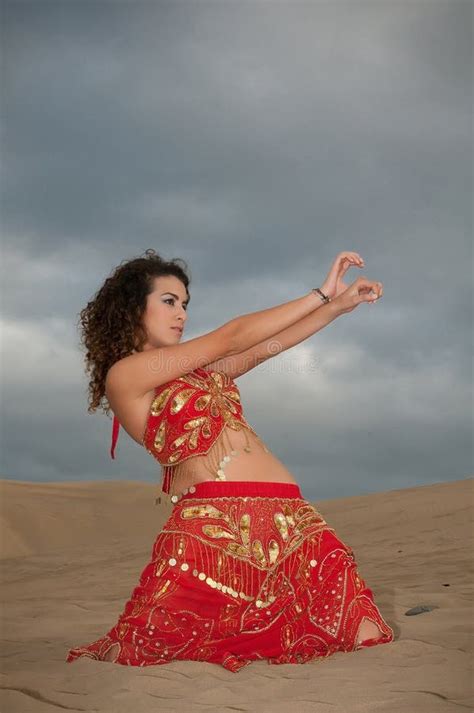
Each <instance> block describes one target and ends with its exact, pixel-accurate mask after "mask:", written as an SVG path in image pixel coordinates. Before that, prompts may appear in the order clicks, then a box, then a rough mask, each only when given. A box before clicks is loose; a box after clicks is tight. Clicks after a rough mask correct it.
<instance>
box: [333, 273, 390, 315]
mask: <svg viewBox="0 0 474 713" xmlns="http://www.w3.org/2000/svg"><path fill="white" fill-rule="evenodd" d="M382 295H383V285H382V283H381V282H375V281H374V280H369V279H368V278H367V277H358V278H357V280H356V281H355V282H353V283H352V285H349V287H348V288H347V289H346V290H345V291H344V292H342V293H341V294H340V295H338V296H337V297H336V298H335V299H333V300H332V303H333V305H335V306H336V308H337V309H338V311H339V313H340V314H345V313H346V312H352V310H353V309H355V308H356V307H357V306H358V305H360V304H361V302H369V303H371V304H374V303H375V302H376V301H377V300H378V299H379V297H381V296H382Z"/></svg>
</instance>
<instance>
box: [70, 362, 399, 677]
mask: <svg viewBox="0 0 474 713" xmlns="http://www.w3.org/2000/svg"><path fill="white" fill-rule="evenodd" d="M118 426H119V423H118V421H117V419H116V418H115V419H114V428H113V442H112V449H111V455H112V457H114V454H113V452H114V448H115V444H116V441H117V436H118ZM228 429H230V431H232V430H234V431H240V430H242V429H244V431H245V434H246V442H247V445H246V446H245V450H247V451H250V440H249V435H248V434H249V433H251V434H252V435H253V437H254V441H255V442H258V443H259V444H260V445H261V446H262V447H263V448H264V449H265V450H267V451H268V449H267V448H266V446H265V445H264V444H263V442H262V441H261V439H260V438H259V437H258V435H257V434H256V433H255V431H253V429H252V428H251V427H250V426H249V424H248V423H247V421H246V419H245V417H244V415H243V412H242V406H241V402H240V394H239V390H238V388H237V386H236V385H235V383H234V381H233V379H232V378H231V377H230V376H228V375H227V374H225V373H224V372H219V371H212V372H206V371H205V370H204V369H202V368H200V367H198V368H197V369H195V370H194V371H192V372H189V373H188V374H185V375H184V376H181V377H179V378H177V379H175V380H173V381H171V382H168V383H166V384H164V385H161V386H159V387H157V388H156V396H155V398H154V400H153V402H152V405H151V409H150V414H149V418H148V422H147V427H146V430H145V435H144V438H143V446H144V447H145V448H146V449H147V450H148V452H149V453H150V454H151V455H152V456H153V457H155V458H156V459H157V460H158V461H159V462H160V464H161V465H162V469H163V487H162V490H163V491H164V492H166V493H169V492H170V486H171V483H172V482H173V483H174V482H175V478H177V477H178V476H180V475H182V474H183V473H184V474H185V475H187V476H188V477H189V475H190V474H191V473H192V458H193V456H196V455H200V456H202V455H203V454H207V458H206V459H204V460H205V462H206V463H209V464H210V466H211V468H210V470H211V472H212V473H213V475H214V480H208V481H204V482H197V483H196V484H192V485H191V486H189V487H188V488H187V489H185V490H184V491H182V492H181V493H180V494H179V495H177V494H174V495H172V496H171V501H172V502H173V503H174V506H173V510H172V513H171V515H170V517H169V518H168V519H167V521H166V522H165V524H164V526H163V529H162V530H161V531H160V532H159V533H158V535H157V537H156V540H155V542H154V544H153V547H152V552H151V557H150V559H149V561H148V563H147V564H146V566H145V567H144V569H143V571H142V572H141V575H140V579H139V582H138V584H137V585H136V587H135V588H134V589H133V591H132V593H131V595H130V599H129V600H128V601H127V602H126V604H125V606H124V609H123V612H122V613H121V615H120V616H119V618H118V620H117V622H116V624H115V625H114V626H113V627H112V628H111V629H110V630H109V631H108V632H107V633H106V634H105V635H103V636H102V637H101V638H99V639H97V640H96V641H94V642H92V643H90V644H84V645H82V646H78V647H76V648H72V649H70V650H69V652H68V655H67V659H66V661H68V662H71V661H74V660H75V659H77V658H79V657H80V656H86V657H89V658H92V659H96V660H104V658H105V656H106V654H107V652H109V651H111V655H112V657H113V658H112V660H113V661H114V662H115V663H119V664H124V665H129V666H153V665H157V664H165V663H169V662H171V661H176V660H192V661H207V662H210V663H216V664H220V665H222V666H224V667H225V668H226V669H228V670H229V671H233V672H237V671H239V669H240V668H242V667H243V666H246V665H247V664H249V663H251V662H252V661H255V660H257V659H265V660H267V662H268V663H271V664H283V663H305V662H307V661H313V660H316V659H318V660H319V659H323V658H326V657H328V656H330V655H331V654H333V653H335V652H337V651H346V652H349V651H355V650H356V649H359V648H362V647H365V646H375V645H377V644H382V643H388V642H390V641H393V639H394V632H393V630H392V629H391V628H390V626H389V625H388V624H387V623H386V622H385V621H384V619H383V617H382V615H381V613H380V611H379V609H378V608H377V605H376V604H375V602H374V597H373V593H372V590H371V589H369V587H368V586H367V585H366V582H365V581H364V579H363V578H362V577H361V575H360V574H359V573H358V570H357V563H356V561H355V559H354V553H353V551H352V549H351V548H350V547H349V546H348V545H346V544H345V543H344V542H342V541H341V540H340V539H339V538H338V537H337V535H336V533H335V530H334V529H332V528H331V527H329V526H328V524H327V523H326V521H325V520H324V518H323V517H322V515H321V514H320V513H319V512H318V511H317V510H316V509H315V508H314V507H313V506H312V505H311V503H309V502H308V501H307V500H305V499H304V498H303V497H302V494H301V491H300V488H299V486H298V485H297V484H295V483H291V482H290V483H288V482H268V481H264V482H256V481H245V480H242V481H227V482H226V480H225V472H224V469H225V467H226V465H227V463H228V462H229V461H230V460H231V458H232V457H238V455H239V452H238V451H237V450H235V449H234V447H233V446H232V443H231V441H230V439H229V435H228ZM225 436H227V439H228V445H229V447H228V448H227V449H226V446H225V441H224V438H225ZM226 450H227V452H226ZM190 463H191V466H190ZM366 619H368V620H370V621H372V622H374V623H375V624H376V625H377V626H378V627H379V629H380V631H381V636H379V637H378V638H372V639H366V640H365V641H363V642H362V643H359V644H357V638H358V636H357V635H358V631H359V628H360V626H361V624H362V622H363V621H364V620H366ZM108 660H110V659H108Z"/></svg>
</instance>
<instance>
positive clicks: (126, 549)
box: [0, 478, 474, 713]
mask: <svg viewBox="0 0 474 713" xmlns="http://www.w3.org/2000/svg"><path fill="white" fill-rule="evenodd" d="M0 485H1V490H0V495H1V518H2V523H1V524H2V526H1V558H2V649H1V657H2V667H1V668H2V671H1V675H2V690H1V697H0V711H1V713H16V712H17V711H18V712H19V713H29V711H35V713H36V712H38V713H42V712H43V711H55V712H56V713H57V711H58V710H67V711H101V712H102V711H104V712H105V711H110V712H114V713H121V712H122V711H123V712H124V713H125V712H126V713H140V712H142V711H143V712H146V713H149V712H151V711H153V712H155V711H160V713H168V712H169V713H174V712H175V711H184V710H186V711H192V712H194V711H196V712H197V711H199V712H203V713H204V712H205V713H208V712H210V711H212V712H214V711H215V712H218V713H226V712H227V711H229V713H230V712H231V711H249V712H250V711H252V713H259V712H261V713H267V712H268V713H306V712H308V713H309V712H311V713H326V712H327V713H346V712H349V711H350V713H359V712H360V713H362V712H364V713H365V712H366V711H377V713H438V711H439V712H441V711H443V713H448V712H451V711H452V712H453V713H454V712H456V713H459V712H460V711H463V710H465V711H474V692H473V686H472V674H473V656H472V649H473V636H472V629H473V621H474V616H473V614H474V611H473V609H474V607H473V597H472V590H473V577H472V564H473V553H474V548H473V519H472V512H473V494H474V489H473V485H474V479H473V478H469V479H465V480H460V481H454V482H447V483H437V484H433V485H428V486H420V487H413V488H406V489H403V490H391V491H387V492H383V493H376V494H371V495H365V496H358V497H351V498H343V499H337V500H320V501H314V502H313V504H314V505H315V507H316V508H317V509H318V510H319V512H320V513H321V514H322V515H323V516H324V517H325V519H326V521H327V522H328V524H329V525H330V526H331V527H334V528H335V530H336V533H337V535H338V536H339V537H340V538H341V539H342V540H343V541H344V542H347V543H349V544H350V545H351V547H352V548H353V550H354V554H355V557H356V560H357V562H358V569H359V571H360V573H361V575H362V576H363V578H364V579H365V580H366V582H367V584H368V586H369V587H370V588H371V589H372V591H373V592H374V597H375V601H376V603H377V605H378V607H379V609H380V611H381V613H382V615H383V616H384V618H385V619H386V621H387V622H388V624H389V625H390V626H391V627H392V629H393V630H394V632H395V640H394V641H393V642H391V643H389V644H382V645H379V646H375V647H372V648H366V649H360V650H359V651H354V652H351V653H344V652H338V653H337V654H334V656H331V657H330V658H327V659H324V660H319V661H314V662H310V663H306V664H284V665H269V664H267V663H266V661H257V662H254V663H252V664H250V665H248V666H246V667H245V668H243V669H241V670H240V671H239V672H238V673H232V672H230V671H227V670H225V669H224V668H223V667H221V666H218V665H216V664H210V663H203V662H194V661H177V662H172V663H169V664H166V665H161V666H147V667H131V666H121V665H118V664H114V663H110V662H102V661H93V660H91V659H86V658H81V659H79V660H77V661H74V662H72V663H66V662H65V657H66V655H67V651H68V649H69V648H71V647H72V646H77V645H79V644H85V643H88V642H91V641H93V640H95V639H97V638H99V636H101V635H103V634H104V633H105V632H106V631H107V630H108V629H109V628H110V627H111V626H113V624H115V621H116V619H117V618H118V616H119V614H120V613H121V611H122V608H123V605H124V603H125V601H126V600H127V599H128V598H129V595H130V594H131V591H132V589H133V588H134V586H135V585H136V583H137V581H138V577H139V574H140V572H141V570H142V568H143V567H144V565H145V564H146V562H147V561H148V558H149V554H150V552H151V547H152V544H153V542H154V540H155V537H156V535H157V534H158V532H159V530H160V528H161V527H162V525H163V523H164V521H165V519H166V517H167V516H168V513H169V512H170V508H171V504H170V502H169V500H168V499H167V501H165V502H164V503H163V504H162V505H160V506H157V505H155V504H154V498H155V495H156V492H157V486H156V485H152V484H148V483H140V482H132V481H119V482H118V481H106V482H104V481H102V482H80V483H79V482H72V483H71V482H69V483H66V482H64V483H31V482H26V481H14V480H7V479H4V480H1V481H0ZM419 604H426V605H429V606H432V607H434V609H432V610H431V611H429V612H424V613H422V614H419V615H417V616H406V615H405V612H406V611H407V610H409V609H410V608H411V607H415V606H417V605H419Z"/></svg>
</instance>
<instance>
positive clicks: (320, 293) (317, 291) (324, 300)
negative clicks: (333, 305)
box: [311, 287, 331, 304]
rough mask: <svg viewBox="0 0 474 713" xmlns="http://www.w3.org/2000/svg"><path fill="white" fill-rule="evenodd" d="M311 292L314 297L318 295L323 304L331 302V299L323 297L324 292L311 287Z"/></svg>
mask: <svg viewBox="0 0 474 713" xmlns="http://www.w3.org/2000/svg"><path fill="white" fill-rule="evenodd" d="M311 292H314V293H315V294H316V295H318V297H320V298H321V299H322V301H323V302H324V303H325V304H327V303H328V302H330V301H331V298H330V297H328V296H327V295H325V294H324V292H322V291H321V290H320V289H319V287H313V288H312V290H311Z"/></svg>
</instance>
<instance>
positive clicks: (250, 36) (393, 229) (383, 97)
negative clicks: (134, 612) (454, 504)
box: [1, 0, 473, 500]
mask: <svg viewBox="0 0 474 713" xmlns="http://www.w3.org/2000/svg"><path fill="white" fill-rule="evenodd" d="M1 5H2V14H3V21H2V25H3V29H2V46H3V55H2V77H1V94H2V96H1V100H2V101H1V105H2V111H1V114H2V128H3V131H2V156H3V162H4V170H3V181H2V190H3V196H2V235H3V241H2V275H1V278H2V292H1V298H2V317H1V319H2V324H1V331H2V346H3V356H2V364H1V366H2V392H3V409H2V429H1V430H2V444H3V447H2V460H1V475H2V477H5V478H13V479H19V480H30V481H58V480H68V481H70V480H104V479H105V480H111V479H118V480H121V479H127V480H142V481H147V482H150V483H151V482H158V477H159V464H158V463H157V462H156V461H154V460H153V459H152V458H151V457H150V456H149V455H148V453H147V452H146V451H145V450H144V449H143V448H141V447H140V446H138V445H137V444H136V443H135V442H134V441H132V440H131V439H130V438H129V437H128V436H127V434H126V433H125V431H123V430H121V434H120V439H119V442H118V446H117V452H116V460H111V458H110V455H109V448H110V436H111V425H112V423H111V420H110V419H108V418H107V417H106V416H105V415H103V414H102V413H101V412H97V413H96V414H93V415H91V414H88V413H87V377H86V375H85V372H84V365H83V354H82V351H81V347H80V341H79V332H78V328H77V321H78V314H79V311H80V310H81V309H82V308H83V307H84V306H85V304H86V303H87V302H88V301H89V300H90V299H91V298H92V296H93V294H94V293H95V292H96V291H97V289H98V288H99V287H100V285H101V284H102V282H103V280H104V279H105V278H106V277H107V276H108V275H109V273H110V272H111V271H112V270H113V268H114V267H115V266H116V265H118V264H119V263H120V262H122V261H124V260H127V259H130V258H133V257H137V256H139V255H140V254H142V253H143V252H144V251H145V250H146V249H147V248H150V247H153V248H155V249H156V250H157V251H158V252H159V253H161V254H162V255H163V256H164V257H166V258H168V259H169V258H172V257H182V258H184V259H185V260H186V262H187V263H188V265H189V268H190V271H191V278H192V282H191V293H192V301H191V305H190V310H189V317H188V322H187V338H188V339H191V338H194V337H196V336H198V335H200V334H203V333H205V332H207V331H210V330H211V329H215V328H216V327H217V326H218V325H219V324H222V323H224V322H225V321H228V320H229V319H231V318H233V317H236V316H237V315H239V314H244V313H249V312H253V311H257V310H262V309H266V308H268V307H271V306H274V305H277V304H281V303H282V302H286V301H288V300H292V299H295V298H297V297H300V296H302V295H304V294H306V293H307V292H308V291H309V290H310V288H311V287H314V286H318V285H320V284H322V282H323V281H324V278H325V276H326V273H327V271H328V270H329V268H330V266H331V264H332V262H333V260H334V259H335V257H336V255H337V253H338V252H340V251H342V250H354V251H356V252H359V253H360V254H361V255H362V257H363V258H364V260H365V264H366V268H365V270H364V272H363V273H361V272H360V271H357V270H356V269H352V270H351V271H350V272H349V273H348V279H349V278H350V281H351V282H352V281H353V280H355V279H356V278H357V277H358V276H359V275H360V274H365V275H366V276H367V277H369V278H371V279H374V280H380V281H382V282H383V285H384V296H383V298H382V299H381V301H380V302H379V303H378V304H376V305H375V306H374V307H371V306H369V305H361V306H360V307H359V308H358V309H357V310H355V311H354V312H352V313H351V314H349V315H344V316H342V317H340V318H339V319H337V320H335V321H334V322H332V323H331V324H330V325H329V326H328V327H326V328H325V329H323V330H322V331H320V332H318V333H317V334H315V335H313V336H312V337H310V338H309V339H307V340H306V341H304V342H303V343H301V344H300V345H298V346H296V347H294V348H292V349H290V350H288V351H286V352H284V353H283V354H280V355H279V356H277V357H275V358H273V359H270V360H269V361H267V362H266V363H265V364H262V365H260V366H259V367H257V368H255V369H253V370H251V371H250V372H248V373H247V374H245V375H243V376H241V377H239V378H238V379H237V381H236V383H237V385H238V386H239V388H240V391H241V396H242V401H243V404H244V409H245V414H246V416H247V419H248V420H249V422H250V423H251V424H252V425H253V427H254V428H255V430H256V431H257V432H258V433H259V434H260V435H261V437H262V438H263V439H264V440H265V442H266V443H267V445H268V446H269V447H270V448H271V449H272V450H273V452H274V453H275V454H276V455H277V456H278V457H279V458H280V459H281V460H282V461H283V462H284V463H285V464H286V466H287V467H288V468H289V469H290V470H291V472H292V473H293V475H294V476H295V477H296V479H297V480H298V482H299V483H300V486H301V488H302V492H303V494H304V496H305V497H308V498H310V499H313V500H318V499H326V498H332V497H344V496H350V495H358V494H364V493H370V492H377V491H384V490H392V489H397V488H406V487H411V486H416V485H423V484H429V483H435V482H441V481H450V480H457V479H460V478H465V477H468V476H469V475H471V474H472V470H473V469H472V440H471V428H472V366H471V361H470V353H471V349H472V273H471V271H472V247H471V240H472V189H473V184H472V165H473V154H472V101H473V84H472V68H471V67H472V13H473V5H472V3H471V2H469V1H468V0H466V1H463V0H445V1H441V0H425V1H422V2H421V1H418V0H410V1H406V0H404V1H401V0H397V1H394V2H392V1H390V0H380V1H371V2H365V1H362V0H361V1H358V0H351V1H349V0H347V1H345V2H343V1H341V0H336V1H334V0H331V1H327V2H320V1H319V0H314V1H312V2H298V1H297V0H296V1H295V0H291V1H290V0H286V1H285V2H281V1H270V0H266V1H263V0H252V1H250V2H247V1H244V0H219V1H213V2H209V1H208V0H194V1H191V0H188V1H184V0H174V1H173V2H161V1H158V0H157V1H155V2H153V1H152V0H149V1H147V2H140V1H138V2H137V1H136V0H135V1H134V2H125V1H117V2H115V1H113V0H103V1H102V2H101V1H98V0H95V1H94V2H88V1H87V0H70V1H69V2H64V1H63V0H61V1H54V2H47V1H45V0H42V1H41V2H38V1H37V0H34V1H33V2H25V1H24V0H17V1H16V2H6V1H3V2H2V3H1ZM185 339H186V337H185Z"/></svg>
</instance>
